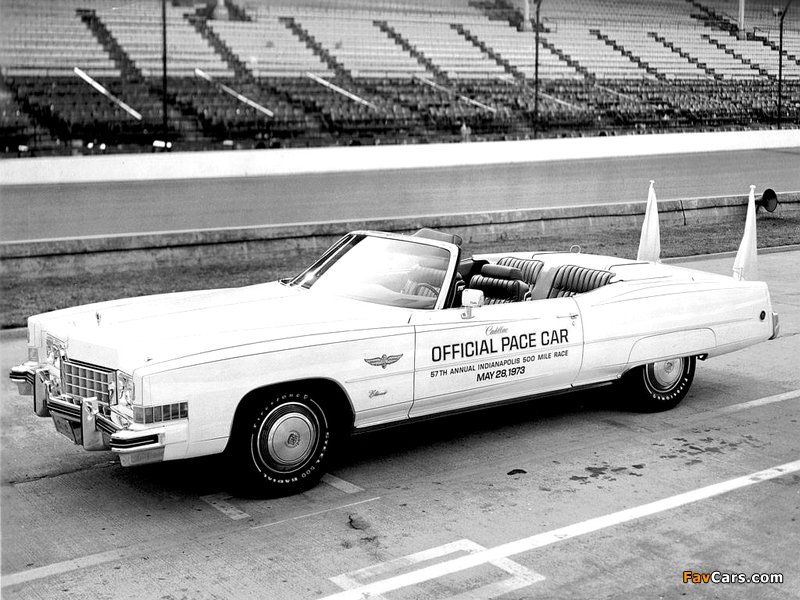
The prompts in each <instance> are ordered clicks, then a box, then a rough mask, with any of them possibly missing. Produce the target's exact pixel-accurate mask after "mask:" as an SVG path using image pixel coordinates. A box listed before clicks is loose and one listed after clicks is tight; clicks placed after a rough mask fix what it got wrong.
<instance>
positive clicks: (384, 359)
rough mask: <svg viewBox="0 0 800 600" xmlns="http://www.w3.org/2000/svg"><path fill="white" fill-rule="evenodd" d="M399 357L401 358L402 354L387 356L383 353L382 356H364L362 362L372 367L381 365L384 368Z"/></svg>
mask: <svg viewBox="0 0 800 600" xmlns="http://www.w3.org/2000/svg"><path fill="white" fill-rule="evenodd" d="M401 358H403V355H402V354H391V355H389V356H387V355H386V354H384V355H383V356H380V357H377V358H365V359H364V362H365V363H367V364H368V365H372V366H373V367H381V368H383V369H385V368H386V367H388V366H389V365H393V364H394V363H396V362H397V361H398V360H400V359H401Z"/></svg>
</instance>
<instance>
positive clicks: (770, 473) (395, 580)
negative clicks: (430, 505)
mask: <svg viewBox="0 0 800 600" xmlns="http://www.w3.org/2000/svg"><path fill="white" fill-rule="evenodd" d="M798 471H800V460H796V461H793V462H790V463H786V464H783V465H778V466H777V467H772V468H771V469H765V470H763V471H758V472H757V473H752V474H750V475H744V476H742V477H737V478H735V479H729V480H728V481H722V482H720V483H715V484H713V485H709V486H706V487H703V488H699V489H696V490H692V491H689V492H685V493H683V494H678V495H677V496H670V497H669V498H664V499H663V500H657V501H655V502H650V503H649V504H643V505H641V506H636V507H633V508H628V509H625V510H621V511H619V512H615V513H612V514H610V515H604V516H602V517H596V518H594V519H589V520H588V521H583V522H581V523H575V524H573V525H567V526H566V527H561V528H559V529H554V530H553V531H548V532H545V533H540V534H537V535H533V536H531V537H527V538H524V539H521V540H517V541H514V542H509V543H507V544H503V545H501V546H496V547H494V548H490V549H488V550H484V551H481V552H477V553H475V554H468V555H467V556H462V557H459V558H454V559H452V560H450V561H447V562H443V563H439V564H436V565H432V566H430V567H424V568H422V569H418V570H416V571H412V572H409V573H405V574H403V575H398V576H396V577H390V578H389V579H384V580H382V581H376V582H373V583H370V584H366V585H362V586H360V587H357V588H354V589H349V590H345V591H343V592H338V593H336V594H332V595H330V596H325V597H324V598H323V599H321V600H361V599H366V598H375V597H376V596H379V595H381V594H385V593H388V592H392V591H395V590H399V589H402V588H406V587H409V586H412V585H416V584H419V583H423V582H426V581H431V580H433V579H438V578H440V577H443V576H445V575H450V574H452V573H457V572H460V571H466V570H467V569H472V568H474V567H478V566H481V565H485V564H487V563H491V562H493V561H497V560H501V559H504V558H508V557H509V556H514V555H516V554H522V553H523V552H528V551H530V550H534V549H536V548H541V547H543V546H548V545H550V544H554V543H556V542H562V541H564V540H568V539H572V538H575V537H578V536H581V535H586V534H588V533H593V532H595V531H599V530H601V529H605V528H607V527H613V526H614V525H619V524H621V523H627V522H629V521H634V520H636V519H641V518H644V517H648V516H651V515H655V514H658V513H661V512H664V511H667V510H671V509H673V508H678V507H680V506H686V505H688V504H692V503H694V502H698V501H700V500H705V499H707V498H712V497H714V496H719V495H720V494H725V493H727V492H731V491H734V490H738V489H741V488H745V487H748V486H751V485H754V484H756V483H761V482H763V481H768V480H770V479H775V478H777V477H782V476H784V475H788V474H791V473H796V472H798Z"/></svg>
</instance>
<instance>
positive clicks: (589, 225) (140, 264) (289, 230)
mask: <svg viewBox="0 0 800 600" xmlns="http://www.w3.org/2000/svg"><path fill="white" fill-rule="evenodd" d="M778 198H779V201H780V204H779V207H778V210H776V212H775V213H773V215H770V217H771V218H774V217H780V215H781V214H787V213H791V212H795V211H798V210H800V192H795V193H783V194H779V195H778ZM747 201H748V197H747V196H746V195H744V196H722V197H717V198H691V199H685V200H667V201H663V202H659V204H658V208H659V219H660V222H661V223H662V224H664V225H685V224H692V223H698V222H704V223H709V222H720V223H722V222H737V223H740V224H743V223H744V220H745V212H746V208H747ZM645 206H646V202H633V203H624V204H598V205H587V206H567V207H554V208H539V209H528V210H516V211H499V212H487V213H469V214H455V215H441V216H426V217H404V218H394V219H371V220H359V221H334V222H327V223H302V224H293V225H274V226H263V227H242V228H229V229H207V230H197V231H180V232H171V233H155V234H141V235H115V236H103V237H84V238H74V239H64V240H46V241H39V242H6V243H3V244H0V263H1V264H2V273H4V274H16V275H24V276H26V277H31V278H35V277H47V276H53V275H59V276H69V275H72V274H78V273H82V272H89V271H91V272H97V271H98V270H102V269H114V270H115V271H125V270H132V269H141V268H146V267H148V266H154V265H164V264H177V265H190V264H201V263H202V264H215V263H222V262H227V261H230V260H232V259H236V260H242V261H252V260H265V261H271V260H275V259H276V258H279V257H288V256H294V255H296V254H297V253H298V252H300V251H305V250H309V251H313V252H322V251H323V250H324V249H326V248H327V247H328V246H330V245H331V244H332V243H333V242H334V241H335V240H336V239H338V238H339V237H341V236H342V235H344V234H345V233H347V232H349V231H353V230H356V229H373V230H379V231H391V232H399V233H404V232H409V233H410V232H414V231H416V230H418V229H420V228H422V227H432V228H435V229H441V230H444V231H452V232H453V233H458V234H459V235H461V236H462V237H463V238H464V239H465V241H467V242H469V241H487V240H496V239H514V238H517V237H521V236H530V235H531V234H532V233H538V234H547V233H552V232H575V233H576V239H579V235H580V233H581V232H582V231H587V230H588V229H594V230H597V229H601V228H614V227H617V228H619V227H640V226H641V223H642V220H643V218H644V211H645ZM759 215H765V213H764V212H763V211H761V210H760V211H759ZM760 218H764V217H763V216H761V217H760Z"/></svg>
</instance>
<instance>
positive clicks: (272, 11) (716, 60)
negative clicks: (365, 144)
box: [0, 0, 800, 148]
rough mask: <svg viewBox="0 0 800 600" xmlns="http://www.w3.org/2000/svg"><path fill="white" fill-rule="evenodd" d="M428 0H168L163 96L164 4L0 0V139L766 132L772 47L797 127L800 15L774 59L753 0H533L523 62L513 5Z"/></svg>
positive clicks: (497, 0)
mask: <svg viewBox="0 0 800 600" xmlns="http://www.w3.org/2000/svg"><path fill="white" fill-rule="evenodd" d="M212 4H213V3H212ZM434 4H435V6H434V5H433V4H432V3H426V2H423V1H422V0H380V1H378V2H367V1H366V0H295V1H293V2H288V0H287V3H286V4H280V3H276V2H274V1H272V0H234V1H230V0H229V1H228V6H229V7H230V9H231V16H230V19H229V20H218V19H214V18H209V14H208V13H207V12H203V10H201V9H199V8H198V7H196V6H194V5H186V3H183V2H177V1H176V2H171V3H169V4H168V5H167V7H166V24H165V25H166V31H167V45H166V57H167V65H166V66H167V73H166V74H167V76H168V80H167V90H168V96H167V97H166V99H165V98H162V97H161V94H162V90H163V80H162V78H163V75H164V73H163V62H162V61H163V51H164V49H163V48H162V34H163V31H162V24H163V23H162V16H161V6H160V5H159V3H138V2H137V3H124V4H122V5H119V3H116V2H113V1H112V0H59V2H52V1H51V0H4V7H3V13H4V19H3V21H2V24H0V74H1V75H2V78H1V79H0V94H1V95H2V97H3V98H4V99H3V101H2V105H0V107H2V111H1V113H2V116H1V117H0V118H1V121H0V128H2V131H3V136H4V137H3V141H4V146H5V147H6V148H14V147H15V146H16V145H18V142H19V141H20V140H22V142H19V143H24V142H26V141H30V139H31V138H32V137H33V136H32V134H31V126H33V129H34V130H35V131H40V132H47V134H48V135H49V138H50V139H54V140H59V141H60V142H61V143H62V144H65V145H70V144H69V142H71V141H73V140H76V139H84V140H86V139H101V138H102V139H107V140H109V141H115V142H116V143H147V142H148V140H150V139H152V137H153V135H155V134H156V133H158V134H159V135H162V136H164V135H166V136H169V137H172V138H174V139H178V138H181V139H182V140H185V141H197V142H199V143H213V142H214V141H215V140H223V139H230V138H234V139H241V140H255V139H259V140H263V139H265V138H266V139H271V140H274V141H275V142H276V143H280V144H289V145H294V144H306V143H309V141H308V140H309V139H313V140H315V142H313V143H316V142H317V141H319V142H320V143H330V142H336V143H342V142H344V143H347V142H349V141H351V140H353V139H358V138H364V139H365V140H370V139H375V138H378V137H381V138H384V139H388V140H412V141H417V140H425V139H428V138H430V137H437V136H438V137H445V138H448V137H450V138H456V137H458V136H459V132H460V130H461V127H462V126H465V125H467V124H468V125H469V127H470V128H471V131H472V133H473V134H475V135H476V136H477V137H484V138H491V137H494V138H497V137H507V136H530V135H532V134H533V135H536V134H545V135H564V134H569V133H571V132H574V131H587V132H594V133H597V132H598V131H604V132H607V131H611V132H614V131H631V130H633V131H637V132H639V131H645V130H652V129H674V128H693V127H747V126H753V125H756V126H770V125H771V124H772V123H774V120H775V118H776V107H777V102H776V98H775V87H776V84H777V79H778V72H779V69H778V58H779V57H780V58H781V61H782V72H781V76H782V83H783V92H784V94H785V101H784V103H783V107H782V108H783V111H784V115H785V116H784V119H785V121H784V122H788V123H794V124H795V125H797V124H798V121H800V118H799V116H800V97H799V92H800V30H798V27H797V19H795V20H794V21H790V22H789V27H788V28H785V30H784V38H783V48H784V52H783V55H780V54H779V52H778V47H777V42H776V37H777V31H776V22H775V17H774V15H773V14H772V12H771V7H768V6H767V3H766V2H765V0H752V1H751V2H750V5H751V6H753V5H754V6H753V9H752V14H751V15H749V16H750V18H751V19H752V22H753V23H756V25H754V26H753V27H752V28H751V29H748V30H747V31H745V32H742V31H739V30H738V27H737V25H736V16H735V15H731V14H730V4H731V2H730V1H728V0H711V1H709V2H704V1H702V0H700V1H695V2H691V3H690V2H687V1H686V0H663V1H656V0H648V1H642V0H610V1H601V0H580V1H577V2H573V3H553V4H552V5H545V6H546V9H545V10H544V11H543V12H544V18H543V21H542V28H541V30H540V33H539V36H538V37H539V39H540V45H539V48H538V69H537V68H536V67H537V63H536V60H535V56H536V54H537V52H536V48H535V43H536V42H535V40H536V35H535V33H534V32H533V31H532V24H530V23H529V24H527V25H525V24H524V23H522V20H521V18H522V16H521V13H520V11H519V10H517V9H514V8H513V7H510V4H509V3H508V2H504V1H502V0H485V1H483V2H474V3H473V2H469V1H468V0H445V1H443V2H437V3H434ZM745 34H746V35H745ZM75 67H77V68H79V69H81V70H83V71H85V72H86V73H88V74H89V76H91V77H93V78H94V79H95V80H97V81H98V82H99V83H100V84H102V86H104V87H105V89H107V90H108V93H107V94H105V95H103V93H101V92H100V91H98V88H97V86H95V87H92V86H90V85H89V84H88V83H87V82H85V81H84V80H82V79H79V78H78V77H77V76H76V74H75V72H74V69H75ZM200 75H202V77H201V76H200ZM312 76H313V79H312V78H310V77H312ZM537 76H538V89H539V91H540V95H539V98H538V102H537V101H536V99H535V97H534V91H533V90H534V86H535V82H534V78H535V77H537ZM209 79H210V81H209ZM754 91H756V92H757V93H753V92H754ZM121 102H124V103H125V104H126V105H128V106H130V107H133V109H134V111H135V112H138V113H139V114H141V119H136V118H133V117H132V115H131V111H128V110H125V109H124V108H122V107H121ZM165 102H166V105H167V115H166V122H167V127H168V129H167V130H166V131H165V130H164V121H165V118H164V114H163V112H164V105H165ZM48 135H43V136H42V135H39V134H37V135H36V137H43V138H47V137H48ZM26 136H27V137H26Z"/></svg>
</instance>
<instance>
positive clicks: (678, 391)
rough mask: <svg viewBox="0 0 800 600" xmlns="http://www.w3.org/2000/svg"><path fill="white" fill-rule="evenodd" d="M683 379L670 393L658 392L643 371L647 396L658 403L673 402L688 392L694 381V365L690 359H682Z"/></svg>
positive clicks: (681, 378)
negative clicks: (688, 387)
mask: <svg viewBox="0 0 800 600" xmlns="http://www.w3.org/2000/svg"><path fill="white" fill-rule="evenodd" d="M681 369H682V373H681V377H680V380H679V381H678V383H677V384H676V385H675V387H673V388H672V389H671V390H670V391H668V392H658V391H657V390H654V389H653V388H652V387H651V385H650V383H649V382H648V378H647V372H646V371H642V380H643V383H644V388H645V391H646V392H647V395H648V396H649V397H650V398H651V399H652V400H655V401H656V402H671V401H673V400H675V399H677V398H680V397H682V396H683V394H684V393H685V392H686V389H687V386H688V385H690V383H691V381H692V365H691V362H690V361H689V360H688V359H681Z"/></svg>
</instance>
